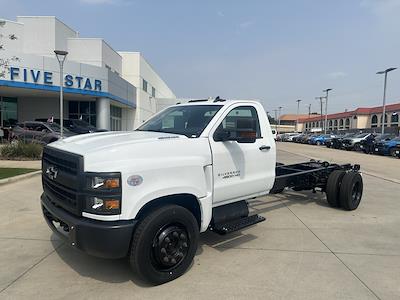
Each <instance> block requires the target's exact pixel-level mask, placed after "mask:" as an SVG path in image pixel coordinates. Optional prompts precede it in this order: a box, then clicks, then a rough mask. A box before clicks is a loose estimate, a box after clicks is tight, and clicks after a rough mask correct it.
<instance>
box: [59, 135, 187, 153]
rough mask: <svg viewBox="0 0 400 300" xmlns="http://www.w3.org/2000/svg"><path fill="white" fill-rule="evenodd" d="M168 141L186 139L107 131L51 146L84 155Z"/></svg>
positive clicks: (70, 139)
mask: <svg viewBox="0 0 400 300" xmlns="http://www.w3.org/2000/svg"><path fill="white" fill-rule="evenodd" d="M168 139H188V138H187V137H186V136H183V135H177V134H170V133H163V132H149V131H118V132H115V131H108V132H98V133H89V134H83V135H75V136H72V137H68V138H66V139H63V140H59V141H57V142H54V143H52V144H51V146H52V147H54V148H57V149H60V150H64V151H69V152H72V153H76V154H80V155H85V154H88V153H93V152H100V151H106V150H109V149H111V148H112V149H115V148H121V147H125V146H131V145H134V144H138V143H150V142H162V141H165V140H168Z"/></svg>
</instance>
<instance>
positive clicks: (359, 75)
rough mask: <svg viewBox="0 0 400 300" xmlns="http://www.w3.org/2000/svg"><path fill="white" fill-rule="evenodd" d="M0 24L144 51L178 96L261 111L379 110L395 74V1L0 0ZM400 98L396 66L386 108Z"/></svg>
mask: <svg viewBox="0 0 400 300" xmlns="http://www.w3.org/2000/svg"><path fill="white" fill-rule="evenodd" d="M0 7H1V8H2V9H1V13H0V18H5V19H10V20H15V17H16V16H17V15H54V16H56V17H57V18H59V19H60V20H61V21H63V22H64V23H66V24H67V25H69V26H70V27H72V28H73V29H75V30H76V31H78V32H79V34H80V36H81V37H101V38H104V39H105V40H106V41H107V42H108V43H109V44H110V45H111V46H112V47H113V48H114V49H115V50H124V51H140V52H142V54H143V55H144V57H145V58H146V59H147V61H148V62H150V64H151V65H152V66H153V67H154V68H155V70H156V72H157V73H158V74H159V75H160V76H161V77H162V78H163V79H164V80H165V81H166V83H167V84H168V85H169V86H170V88H171V89H172V90H173V91H174V93H175V94H176V95H177V97H183V98H195V99H199V98H205V97H215V96H220V97H221V98H226V99H257V100H260V101H261V102H262V103H263V105H264V107H265V109H266V110H267V111H271V112H272V111H273V110H274V109H276V108H278V107H279V106H282V113H283V114H284V113H296V110H297V103H296V100H297V99H301V100H302V102H301V105H300V113H307V112H308V104H311V105H312V111H319V101H318V100H316V99H315V97H317V96H322V95H323V93H322V90H324V89H327V88H332V89H333V91H332V92H331V93H330V96H329V106H328V112H330V113H334V112H340V111H344V110H345V109H348V110H351V109H355V108H357V107H368V106H378V105H381V103H382V95H383V76H382V75H376V72H377V71H380V70H384V69H386V68H388V67H400V61H399V60H400V51H399V49H400V38H399V36H400V18H399V17H398V16H399V15H400V0H335V1H330V0H280V1H278V0H276V1H272V0H260V1H257V0H248V1H235V0H230V1H229V0H202V1H194V0H193V1H192V0H186V1H184V0H180V1H178V0H168V1H165V0H159V1H155V0H154V1H153V0H143V1H139V0H136V1H133V0H132V1H131V0H69V1H59V0H41V1H32V0H0ZM399 101H400V69H399V70H396V71H393V72H391V73H390V74H389V76H388V90H387V102H388V103H395V102H399Z"/></svg>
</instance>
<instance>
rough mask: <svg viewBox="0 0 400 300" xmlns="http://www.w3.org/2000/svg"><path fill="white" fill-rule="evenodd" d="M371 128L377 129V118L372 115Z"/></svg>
mask: <svg viewBox="0 0 400 300" xmlns="http://www.w3.org/2000/svg"><path fill="white" fill-rule="evenodd" d="M371 127H378V117H377V115H373V116H372V118H371Z"/></svg>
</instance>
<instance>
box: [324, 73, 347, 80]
mask: <svg viewBox="0 0 400 300" xmlns="http://www.w3.org/2000/svg"><path fill="white" fill-rule="evenodd" d="M328 77H330V78H332V79H338V78H343V77H347V73H345V72H340V71H339V72H331V73H329V74H328Z"/></svg>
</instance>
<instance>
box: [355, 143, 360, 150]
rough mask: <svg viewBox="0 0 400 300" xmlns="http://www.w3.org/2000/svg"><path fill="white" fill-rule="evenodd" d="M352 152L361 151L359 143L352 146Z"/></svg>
mask: <svg viewBox="0 0 400 300" xmlns="http://www.w3.org/2000/svg"><path fill="white" fill-rule="evenodd" d="M354 151H361V145H360V143H356V144H355V145H354Z"/></svg>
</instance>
